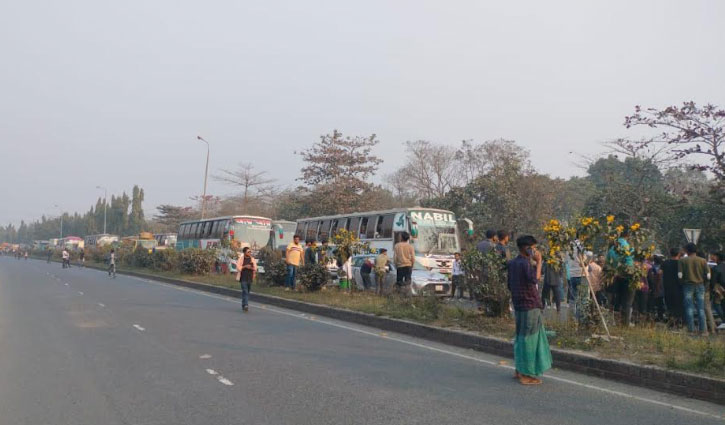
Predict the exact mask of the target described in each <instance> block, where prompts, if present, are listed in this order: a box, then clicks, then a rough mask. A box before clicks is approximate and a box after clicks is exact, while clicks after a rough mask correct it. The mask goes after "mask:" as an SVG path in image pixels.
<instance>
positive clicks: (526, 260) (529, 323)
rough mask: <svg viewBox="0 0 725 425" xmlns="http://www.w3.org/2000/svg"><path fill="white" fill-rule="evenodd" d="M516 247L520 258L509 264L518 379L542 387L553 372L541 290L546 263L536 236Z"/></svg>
mask: <svg viewBox="0 0 725 425" xmlns="http://www.w3.org/2000/svg"><path fill="white" fill-rule="evenodd" d="M516 246H517V247H518V249H519V255H518V256H517V257H516V258H515V259H513V260H512V261H510V262H509V263H508V287H509V290H510V291H511V299H512V301H513V305H514V314H515V316H516V338H515V339H514V363H515V365H516V373H515V375H514V376H515V377H516V378H517V379H518V380H519V382H520V383H521V384H523V385H538V384H541V379H539V377H540V376H541V375H542V374H543V373H544V371H546V370H548V369H550V368H551V351H550V350H549V341H547V339H546V330H545V329H544V322H543V317H542V314H541V299H540V298H539V290H538V288H537V284H538V282H539V279H541V267H542V259H541V253H540V252H539V251H537V250H536V239H535V238H534V237H533V236H521V237H520V238H518V239H517V240H516Z"/></svg>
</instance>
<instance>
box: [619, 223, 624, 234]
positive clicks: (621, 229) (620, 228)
mask: <svg viewBox="0 0 725 425" xmlns="http://www.w3.org/2000/svg"><path fill="white" fill-rule="evenodd" d="M622 232H624V226H622V225H619V226H617V233H622Z"/></svg>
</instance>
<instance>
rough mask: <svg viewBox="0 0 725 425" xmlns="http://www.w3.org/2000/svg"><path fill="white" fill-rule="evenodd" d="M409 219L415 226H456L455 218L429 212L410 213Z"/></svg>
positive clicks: (449, 215)
mask: <svg viewBox="0 0 725 425" xmlns="http://www.w3.org/2000/svg"><path fill="white" fill-rule="evenodd" d="M410 218H411V220H413V221H414V222H415V223H416V224H423V225H426V224H430V225H449V226H455V225H456V217H455V215H453V214H449V213H439V212H430V211H411V212H410Z"/></svg>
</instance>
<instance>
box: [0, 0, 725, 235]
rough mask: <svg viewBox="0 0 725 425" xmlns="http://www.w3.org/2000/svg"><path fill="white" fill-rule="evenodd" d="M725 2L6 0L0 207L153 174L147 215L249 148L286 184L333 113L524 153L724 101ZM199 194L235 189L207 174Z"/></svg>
mask: <svg viewBox="0 0 725 425" xmlns="http://www.w3.org/2000/svg"><path fill="white" fill-rule="evenodd" d="M723 22H725V2H723V1H720V0H710V1H694V0H688V1H685V0H682V1H665V0H659V1H634V0H625V1H613V0H607V1H601V2H594V1H581V0H576V1H553V0H550V1H530V2H525V1H515V2H511V1H497V2H487V1H484V0H478V1H454V0H452V1H446V2H443V1H421V0H417V1H396V0H388V1H374V0H366V1H355V2H353V1H344V0H336V1H312V0H306V1H300V0H291V1H271V0H264V1H254V2H252V1H242V0H236V1H231V0H229V1H214V0H206V1H180V0H163V1H161V0H144V1H136V0H127V1H114V2H111V1H105V0H88V1H75V0H66V1H34V0H22V1H18V0H15V1H13V0H0V55H1V56H0V61H1V63H2V66H0V146H2V154H1V155H0V222H2V223H7V222H15V223H17V222H19V221H20V219H21V218H25V219H34V218H38V217H39V216H40V215H41V214H43V213H45V214H49V215H52V214H57V209H54V208H53V205H54V204H60V205H61V206H62V207H63V208H64V209H65V210H68V211H75V210H81V211H85V210H87V209H88V207H89V206H90V205H91V204H93V203H94V202H95V200H96V198H97V197H98V196H99V194H100V191H98V190H97V189H95V187H96V186H97V185H104V186H107V187H108V189H109V191H110V192H112V193H120V192H121V191H122V190H127V191H130V189H131V187H132V186H133V184H139V185H141V186H142V187H143V188H144V189H145V191H146V202H145V205H144V206H145V209H146V213H147V215H149V216H151V215H153V213H154V207H155V206H156V205H158V204H161V203H173V204H187V203H189V201H188V198H189V196H192V195H195V194H199V193H200V192H201V186H202V178H203V171H204V170H203V168H204V159H205V153H206V150H205V147H204V145H203V144H202V143H200V142H199V141H197V140H196V136H197V135H202V136H203V137H204V138H206V139H207V140H209V142H210V143H211V145H212V155H211V164H210V173H212V172H215V171H216V170H218V169H219V168H224V167H227V168H228V167H233V166H234V165H235V164H236V163H238V162H239V161H253V162H254V164H255V165H256V166H257V167H258V168H261V169H266V170H269V171H270V172H271V173H272V174H273V175H274V176H275V177H277V178H278V183H280V184H290V185H291V184H293V183H294V182H293V180H294V178H295V177H297V176H298V175H299V169H300V166H301V162H300V160H299V158H298V156H297V155H295V154H294V151H295V150H300V149H303V148H305V147H307V146H309V145H310V144H312V143H313V142H315V141H316V140H317V138H318V136H319V135H320V134H322V133H326V132H330V131H331V130H332V129H334V128H337V129H339V130H341V131H342V132H343V133H345V134H349V135H356V134H357V135H368V134H370V133H376V134H377V135H378V136H379V138H380V140H381V143H380V145H379V147H378V149H377V153H378V154H379V155H380V156H382V157H383V158H384V159H385V163H384V165H383V167H382V170H381V174H383V173H387V172H390V171H392V170H394V169H396V168H397V167H398V166H400V164H401V162H402V155H403V146H402V145H403V143H404V142H405V141H406V140H415V139H428V140H431V141H434V142H438V143H447V144H452V145H456V144H458V143H459V142H460V140H462V139H470V138H472V139H475V140H478V141H483V140H487V139H493V138H499V137H503V138H509V139H514V140H516V141H517V142H518V143H520V144H521V145H523V146H525V147H527V148H528V149H530V150H531V152H532V156H533V162H534V165H535V166H536V167H537V168H538V169H539V170H542V171H543V172H546V173H550V174H552V175H556V176H564V177H566V176H570V175H573V174H581V173H582V170H580V169H578V168H577V167H576V165H575V164H574V162H575V158H574V157H573V155H570V154H569V152H571V151H575V152H578V153H592V152H598V151H600V150H601V147H600V146H599V145H598V144H599V143H600V142H601V141H604V140H607V139H611V138H614V137H618V136H624V135H626V134H627V133H626V130H625V129H624V128H623V127H622V125H621V123H622V121H623V117H624V115H626V114H628V113H630V112H631V111H632V109H633V106H634V105H635V104H642V105H652V106H665V105H668V104H674V103H680V102H681V101H683V100H690V99H692V100H695V101H697V102H712V103H716V104H719V105H721V106H723V105H725V77H724V76H725V54H723V52H724V50H723V49H724V47H723V46H724V44H723V42H725V25H723ZM209 192H210V193H212V194H220V195H221V194H228V193H230V192H232V189H231V188H230V187H228V186H224V185H222V184H220V183H217V182H214V181H210V185H209Z"/></svg>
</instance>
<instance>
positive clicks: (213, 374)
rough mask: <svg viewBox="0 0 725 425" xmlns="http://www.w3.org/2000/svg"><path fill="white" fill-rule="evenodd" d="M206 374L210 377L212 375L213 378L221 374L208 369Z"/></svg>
mask: <svg viewBox="0 0 725 425" xmlns="http://www.w3.org/2000/svg"><path fill="white" fill-rule="evenodd" d="M206 373H208V374H209V375H212V376H216V375H219V373H218V372H217V371H216V370H214V369H207V370H206Z"/></svg>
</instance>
